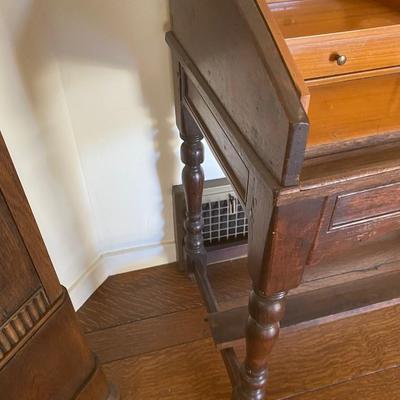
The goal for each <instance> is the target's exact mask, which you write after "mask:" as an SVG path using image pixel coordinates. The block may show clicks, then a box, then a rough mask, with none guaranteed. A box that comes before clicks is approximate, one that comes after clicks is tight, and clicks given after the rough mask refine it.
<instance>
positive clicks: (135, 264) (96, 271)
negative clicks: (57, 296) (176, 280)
mask: <svg viewBox="0 0 400 400" xmlns="http://www.w3.org/2000/svg"><path fill="white" fill-rule="evenodd" d="M175 261H176V253H175V243H173V242H172V243H163V244H156V245H150V246H143V247H134V248H130V249H124V250H120V251H114V252H109V253H104V254H102V255H101V256H99V257H98V258H97V260H96V261H95V262H94V263H93V264H92V265H91V266H90V267H89V268H88V270H87V271H86V272H85V273H84V274H82V275H81V276H80V277H79V278H78V279H77V280H76V281H75V282H74V283H73V284H72V285H71V286H70V287H69V288H68V292H69V295H70V297H71V300H72V304H73V305H74V307H75V310H77V309H78V308H80V307H81V306H82V305H83V303H84V302H85V301H86V300H87V299H88V298H89V297H90V296H91V295H92V294H93V292H94V291H95V290H96V289H97V288H98V287H99V286H100V285H101V284H102V283H103V282H104V281H105V280H106V279H107V278H108V277H109V276H111V275H116V274H121V273H124V272H129V271H136V270H139V269H144V268H149V267H155V266H157V265H162V264H168V263H171V262H175Z"/></svg>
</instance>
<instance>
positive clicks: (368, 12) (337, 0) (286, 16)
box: [270, 0, 400, 38]
mask: <svg viewBox="0 0 400 400" xmlns="http://www.w3.org/2000/svg"><path fill="white" fill-rule="evenodd" d="M270 7H271V10H272V12H273V15H274V17H275V18H276V20H277V22H278V24H279V26H280V28H281V30H282V32H283V35H284V36H285V37H286V38H292V37H298V36H312V35H323V34H328V33H335V32H346V31H352V30H362V29H368V28H376V27H380V26H390V25H398V24H400V10H399V7H398V3H397V2H396V1H392V2H391V4H390V2H388V1H377V0H324V2H321V1H319V0H295V1H292V0H290V1H278V2H274V4H273V5H270Z"/></svg>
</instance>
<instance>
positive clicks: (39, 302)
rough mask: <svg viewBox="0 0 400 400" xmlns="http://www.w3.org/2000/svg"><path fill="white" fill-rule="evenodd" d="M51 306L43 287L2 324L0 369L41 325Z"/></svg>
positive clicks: (0, 331)
mask: <svg viewBox="0 0 400 400" xmlns="http://www.w3.org/2000/svg"><path fill="white" fill-rule="evenodd" d="M50 308H51V307H50V303H49V301H48V299H47V296H46V294H45V292H44V289H43V288H41V289H39V290H38V291H37V292H36V293H35V294H34V295H33V296H32V297H31V298H30V299H29V300H28V301H26V302H25V304H24V305H23V306H22V307H20V308H19V309H18V310H17V311H16V312H15V313H14V314H13V315H12V316H11V317H10V318H9V319H8V320H7V321H6V322H5V323H4V324H3V325H2V326H0V369H1V368H2V367H3V365H4V364H5V363H6V362H7V361H8V360H9V359H10V357H11V356H12V354H14V353H15V351H16V350H17V349H18V348H19V347H20V345H21V344H22V342H25V341H26V339H27V338H28V337H29V336H31V334H33V332H34V331H36V328H37V327H38V325H41V324H40V323H41V321H42V319H43V317H44V316H45V315H46V314H47V313H48V311H49V310H50Z"/></svg>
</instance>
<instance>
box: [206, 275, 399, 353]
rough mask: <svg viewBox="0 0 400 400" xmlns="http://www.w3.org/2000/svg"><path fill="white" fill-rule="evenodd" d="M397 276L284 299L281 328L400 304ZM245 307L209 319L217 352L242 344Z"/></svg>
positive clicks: (382, 276)
mask: <svg viewBox="0 0 400 400" xmlns="http://www.w3.org/2000/svg"><path fill="white" fill-rule="evenodd" d="M399 288H400V272H399V271H397V272H394V273H388V274H381V275H380V276H373V277H370V278H366V279H359V280H357V281H354V282H348V283H343V284H340V285H336V286H330V287H325V288H321V289H318V290H315V291H308V292H304V293H300V294H297V295H292V296H290V297H289V298H288V301H287V305H286V315H285V316H284V318H283V320H282V322H281V327H282V328H284V329H286V330H290V331H296V330H299V329H304V328H305V327H309V326H313V325H319V324H323V323H326V322H329V321H332V320H336V319H343V318H347V317H349V316H351V315H355V314H361V313H365V312H370V311H371V310H376V309H381V308H385V307H391V306H393V305H394V304H398V303H400V289H399ZM248 315H249V311H248V307H247V306H244V307H241V308H235V309H232V310H228V311H223V312H217V313H212V314H210V315H209V322H210V328H211V331H212V335H213V337H214V340H215V342H216V345H217V347H218V348H219V349H225V348H229V347H232V346H233V345H234V344H235V343H236V342H238V341H240V340H243V338H244V333H245V330H244V327H245V325H246V321H247V319H248Z"/></svg>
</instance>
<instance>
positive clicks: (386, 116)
mask: <svg viewBox="0 0 400 400" xmlns="http://www.w3.org/2000/svg"><path fill="white" fill-rule="evenodd" d="M399 85H400V75H399V74H390V75H383V76H377V77H370V78H365V79H356V80H353V81H346V82H337V83H332V84H327V85H323V86H322V85H321V86H313V87H311V88H310V92H311V102H310V108H309V118H310V121H311V127H310V135H309V139H308V143H307V146H308V147H312V146H319V145H327V144H329V143H332V142H340V141H341V142H343V141H349V140H353V139H354V140H355V139H357V138H365V137H371V136H378V135H382V134H389V133H394V132H399V131H400V118H399V113H398V112H397V111H398V110H399V108H400V92H399V90H398V88H399ZM377 99H379V101H377ZM327 110H329V112H327Z"/></svg>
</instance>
